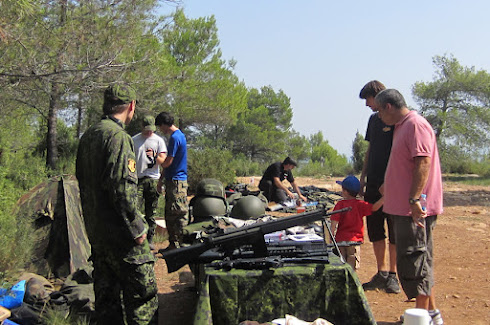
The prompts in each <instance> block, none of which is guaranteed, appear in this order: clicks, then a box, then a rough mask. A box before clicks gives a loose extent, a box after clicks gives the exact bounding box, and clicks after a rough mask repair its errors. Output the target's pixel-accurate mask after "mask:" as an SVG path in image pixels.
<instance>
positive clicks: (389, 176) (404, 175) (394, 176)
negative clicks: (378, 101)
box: [383, 111, 442, 216]
mask: <svg viewBox="0 0 490 325" xmlns="http://www.w3.org/2000/svg"><path fill="white" fill-rule="evenodd" d="M418 156H423V157H430V158H431V165H430V171H429V179H428V180H427V184H426V185H425V188H424V190H423V191H422V193H425V194H427V215H429V216H431V215H438V214H441V213H442V178H441V166H440V162H439V153H438V150H437V143H436V136H435V134H434V130H433V129H432V126H431V125H430V124H429V122H427V120H426V119H425V118H423V117H422V116H420V115H419V114H418V113H417V112H416V111H410V112H409V113H408V114H407V115H406V116H405V117H404V118H403V119H402V120H401V121H400V122H398V123H397V124H395V131H394V134H393V145H392V147H391V154H390V159H389V161H388V166H387V168H386V173H385V182H384V197H385V201H384V206H383V211H384V212H386V213H388V214H393V215H399V216H409V215H410V214H411V210H410V204H409V203H408V200H409V199H410V187H411V185H412V174H413V169H414V166H415V163H414V158H415V157H418Z"/></svg>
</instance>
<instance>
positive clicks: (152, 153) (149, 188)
mask: <svg viewBox="0 0 490 325" xmlns="http://www.w3.org/2000/svg"><path fill="white" fill-rule="evenodd" d="M155 130H156V127H155V118H153V116H149V115H148V116H145V117H143V121H142V130H141V133H138V134H137V135H135V136H134V137H133V142H134V151H135V155H136V173H137V175H138V206H139V207H140V209H141V207H142V206H143V204H144V211H142V212H143V213H144V214H145V219H146V221H147V222H148V228H149V229H148V237H147V238H148V242H149V243H150V248H152V249H153V247H154V246H153V242H152V241H153V236H154V235H155V228H156V223H155V213H156V209H157V206H158V198H159V196H160V195H159V193H158V192H157V183H158V180H159V178H160V165H161V164H162V163H163V161H164V160H165V158H166V157H167V146H166V145H165V142H164V141H163V139H162V138H161V137H160V136H158V135H157V134H155Z"/></svg>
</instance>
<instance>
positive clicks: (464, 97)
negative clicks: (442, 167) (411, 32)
mask: <svg viewBox="0 0 490 325" xmlns="http://www.w3.org/2000/svg"><path fill="white" fill-rule="evenodd" d="M433 62H434V66H435V67H436V69H437V70H436V76H435V78H434V80H433V81H432V82H427V83H424V82H417V83H415V84H414V86H413V94H414V96H415V100H416V102H417V103H418V104H419V105H420V107H421V109H420V111H421V113H422V114H423V115H424V116H425V117H426V118H427V120H428V121H429V122H430V123H431V124H432V126H433V128H434V130H435V133H436V136H437V138H438V142H439V144H440V145H441V146H446V145H448V146H453V145H454V146H456V147H458V148H459V150H458V151H459V152H461V153H471V154H473V155H474V156H475V157H481V156H484V155H485V154H488V153H489V151H488V150H489V149H488V148H489V147H490V109H489V103H490V102H489V99H490V74H488V73H487V72H486V71H484V70H478V71H477V70H476V69H475V68H474V67H471V68H468V67H463V66H461V64H460V63H459V62H458V60H457V59H456V58H454V57H453V56H435V57H434V58H433Z"/></svg>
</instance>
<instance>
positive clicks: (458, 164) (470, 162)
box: [439, 145, 490, 177]
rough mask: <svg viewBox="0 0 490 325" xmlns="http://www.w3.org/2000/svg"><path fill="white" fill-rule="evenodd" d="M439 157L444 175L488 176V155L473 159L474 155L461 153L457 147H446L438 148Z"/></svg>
mask: <svg viewBox="0 0 490 325" xmlns="http://www.w3.org/2000/svg"><path fill="white" fill-rule="evenodd" d="M439 155H440V159H441V169H442V171H443V172H444V173H455V174H477V175H480V176H484V177H485V176H490V155H488V156H486V157H484V158H480V159H475V157H474V155H472V154H470V153H465V152H461V150H460V148H459V147H458V146H447V145H446V146H442V147H440V148H439Z"/></svg>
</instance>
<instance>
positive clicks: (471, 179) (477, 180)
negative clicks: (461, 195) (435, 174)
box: [443, 174, 490, 186]
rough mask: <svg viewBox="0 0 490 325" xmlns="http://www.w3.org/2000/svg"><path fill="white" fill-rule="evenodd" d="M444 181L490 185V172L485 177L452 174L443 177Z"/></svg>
mask: <svg viewBox="0 0 490 325" xmlns="http://www.w3.org/2000/svg"><path fill="white" fill-rule="evenodd" d="M443 179H444V182H453V183H460V184H467V185H478V186H490V174H487V175H486V176H485V177H480V176H475V175H458V174H450V175H446V176H444V177H443Z"/></svg>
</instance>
